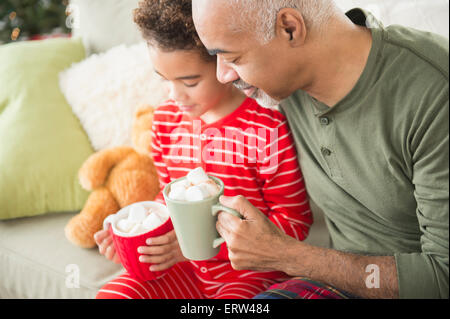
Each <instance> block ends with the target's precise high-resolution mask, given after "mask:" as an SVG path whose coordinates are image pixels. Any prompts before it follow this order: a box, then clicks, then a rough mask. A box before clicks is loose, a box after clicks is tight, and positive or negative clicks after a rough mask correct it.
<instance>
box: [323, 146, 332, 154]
mask: <svg viewBox="0 0 450 319" xmlns="http://www.w3.org/2000/svg"><path fill="white" fill-rule="evenodd" d="M321 151H322V154H323V156H330V155H331V151H330V150H329V149H328V148H326V147H322V149H321Z"/></svg>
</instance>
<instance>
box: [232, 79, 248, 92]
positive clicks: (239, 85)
mask: <svg viewBox="0 0 450 319" xmlns="http://www.w3.org/2000/svg"><path fill="white" fill-rule="evenodd" d="M233 85H234V86H235V87H236V88H238V89H239V90H245V89H248V88H251V87H252V86H253V85H250V84H248V83H247V82H244V81H242V80H236V81H234V82H233Z"/></svg>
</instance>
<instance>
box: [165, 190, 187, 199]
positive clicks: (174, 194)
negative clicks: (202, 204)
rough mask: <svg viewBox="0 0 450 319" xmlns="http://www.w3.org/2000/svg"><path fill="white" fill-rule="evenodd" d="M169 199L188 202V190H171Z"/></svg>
mask: <svg viewBox="0 0 450 319" xmlns="http://www.w3.org/2000/svg"><path fill="white" fill-rule="evenodd" d="M169 198H171V199H173V200H186V189H185V188H184V187H178V188H175V189H174V188H172V187H171V188H170V194H169Z"/></svg>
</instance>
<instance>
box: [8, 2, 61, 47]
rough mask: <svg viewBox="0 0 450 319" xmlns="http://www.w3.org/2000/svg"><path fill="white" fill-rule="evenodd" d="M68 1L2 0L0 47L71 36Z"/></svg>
mask: <svg viewBox="0 0 450 319" xmlns="http://www.w3.org/2000/svg"><path fill="white" fill-rule="evenodd" d="M67 5H68V0H0V44H2V43H8V42H13V41H19V40H28V39H30V38H33V36H37V35H43V34H51V33H55V32H56V33H63V34H67V33H69V29H68V28H67V26H66V18H67V15H66V7H67Z"/></svg>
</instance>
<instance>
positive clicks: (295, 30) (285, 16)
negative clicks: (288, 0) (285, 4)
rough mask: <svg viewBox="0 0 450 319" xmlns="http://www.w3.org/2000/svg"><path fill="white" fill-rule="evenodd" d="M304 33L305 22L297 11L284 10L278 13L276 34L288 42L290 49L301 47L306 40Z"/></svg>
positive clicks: (291, 9)
mask: <svg viewBox="0 0 450 319" xmlns="http://www.w3.org/2000/svg"><path fill="white" fill-rule="evenodd" d="M306 32H307V30H306V24H305V20H304V19H303V15H302V14H301V12H299V11H298V10H297V9H293V8H284V9H281V10H280V12H278V15H277V23H276V34H277V36H279V37H281V38H283V39H285V40H286V41H288V42H289V45H290V46H291V47H298V46H301V45H303V44H304V43H305V39H306Z"/></svg>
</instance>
